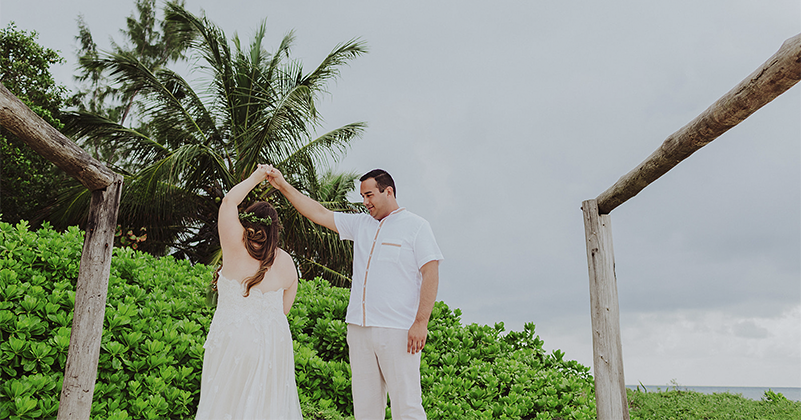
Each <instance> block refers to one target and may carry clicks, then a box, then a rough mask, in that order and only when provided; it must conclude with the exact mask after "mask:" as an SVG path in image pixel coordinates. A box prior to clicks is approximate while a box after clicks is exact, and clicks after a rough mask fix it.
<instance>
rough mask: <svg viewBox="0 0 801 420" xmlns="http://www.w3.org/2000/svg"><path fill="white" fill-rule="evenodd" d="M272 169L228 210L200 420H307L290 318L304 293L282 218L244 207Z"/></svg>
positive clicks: (265, 208)
mask: <svg viewBox="0 0 801 420" xmlns="http://www.w3.org/2000/svg"><path fill="white" fill-rule="evenodd" d="M270 169H271V166H268V165H258V168H257V169H256V170H255V171H254V172H253V173H252V174H251V175H250V177H248V178H247V179H245V180H244V181H242V182H240V183H239V184H237V185H236V186H234V187H233V188H231V190H230V191H229V192H228V194H227V195H226V196H225V198H223V200H222V203H221V205H220V210H219V216H218V231H219V235H220V245H221V247H222V265H221V267H220V268H219V269H218V270H217V272H215V274H214V282H215V283H216V287H217V290H218V292H219V297H218V301H217V309H216V311H215V313H214V318H213V320H212V322H211V327H210V328H209V335H208V338H207V339H206V344H205V345H204V346H203V347H204V348H205V354H204V356H203V377H202V382H201V387H200V404H199V405H198V409H197V416H196V418H197V419H215V420H216V419H231V420H236V419H271V420H272V419H301V418H302V415H301V410H300V402H299V401H298V392H297V386H296V384H295V365H294V356H293V353H292V337H291V335H290V332H289V324H288V323H287V319H286V314H287V313H289V309H290V308H291V307H292V303H293V302H294V300H295V294H296V293H297V290H298V272H297V269H296V268H295V263H294V262H293V261H292V258H291V257H290V256H289V254H287V253H286V252H285V251H284V250H282V249H280V248H278V239H279V233H280V229H281V225H280V222H279V221H278V213H277V212H276V211H275V209H274V208H273V207H272V206H271V205H270V204H269V203H266V202H263V201H261V202H257V203H255V204H253V205H251V206H250V207H248V209H247V210H246V211H245V212H244V213H239V211H238V209H237V206H238V205H239V204H240V203H241V202H242V201H243V200H244V199H245V197H246V196H247V195H248V193H249V192H250V190H252V189H253V188H254V187H255V186H257V185H259V184H260V183H261V182H262V181H264V180H265V179H266V175H267V173H268V172H269V170H270Z"/></svg>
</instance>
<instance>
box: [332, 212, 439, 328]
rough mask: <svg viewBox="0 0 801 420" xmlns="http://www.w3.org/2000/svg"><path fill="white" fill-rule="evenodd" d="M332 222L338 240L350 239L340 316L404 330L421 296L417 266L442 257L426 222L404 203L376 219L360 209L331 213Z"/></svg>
mask: <svg viewBox="0 0 801 420" xmlns="http://www.w3.org/2000/svg"><path fill="white" fill-rule="evenodd" d="M334 222H335V223H336V226H337V231H338V232H339V237H340V239H343V240H351V241H353V244H354V245H353V283H352V285H351V292H350V302H349V304H348V313H347V316H346V317H345V321H346V322H348V323H351V324H356V325H360V326H363V327H385V328H399V329H404V330H408V329H409V328H410V327H411V326H412V324H413V323H414V318H415V316H416V315H417V308H418V305H419V301H420V285H421V284H422V280H423V277H422V275H421V274H420V267H422V266H423V265H425V264H426V263H427V262H430V261H434V260H442V253H441V252H440V250H439V247H438V246H437V241H436V239H435V238H434V233H433V232H432V231H431V226H430V225H429V224H428V222H427V221H426V220H425V219H423V218H422V217H420V216H417V215H416V214H413V213H411V212H410V211H408V210H405V209H403V208H400V209H398V210H396V211H394V212H392V213H391V214H389V215H388V216H386V217H384V218H383V219H382V220H381V221H380V222H379V221H378V220H376V219H374V218H373V217H371V216H370V215H368V214H365V213H358V214H352V213H334Z"/></svg>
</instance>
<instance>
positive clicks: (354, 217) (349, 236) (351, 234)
mask: <svg viewBox="0 0 801 420" xmlns="http://www.w3.org/2000/svg"><path fill="white" fill-rule="evenodd" d="M358 222H359V215H358V214H355V213H341V212H334V224H336V226H337V232H339V239H341V240H343V241H344V240H348V241H353V240H355V239H356V231H357V227H358Z"/></svg>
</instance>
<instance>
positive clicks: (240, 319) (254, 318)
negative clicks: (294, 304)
mask: <svg viewBox="0 0 801 420" xmlns="http://www.w3.org/2000/svg"><path fill="white" fill-rule="evenodd" d="M217 290H218V293H219V296H218V297H217V309H216V310H215V312H214V318H213V319H212V328H210V333H209V337H208V339H207V341H206V345H205V347H206V348H208V347H209V346H215V345H219V344H220V341H221V340H224V339H225V335H227V334H230V333H232V332H233V330H234V329H242V328H247V329H251V328H252V329H253V330H254V331H253V332H255V333H256V334H254V340H255V339H256V338H257V337H266V336H267V334H266V332H267V329H269V328H271V327H274V325H273V324H275V323H280V324H283V325H286V324H287V321H286V316H285V315H284V289H278V290H273V291H270V292H266V293H264V292H262V291H261V290H258V289H256V288H251V289H250V295H249V296H247V297H246V296H244V295H243V294H244V292H245V286H244V285H243V284H241V283H239V282H238V281H236V280H231V279H228V278H226V277H223V276H222V275H221V276H220V277H219V280H218V281H217ZM214 327H216V328H214Z"/></svg>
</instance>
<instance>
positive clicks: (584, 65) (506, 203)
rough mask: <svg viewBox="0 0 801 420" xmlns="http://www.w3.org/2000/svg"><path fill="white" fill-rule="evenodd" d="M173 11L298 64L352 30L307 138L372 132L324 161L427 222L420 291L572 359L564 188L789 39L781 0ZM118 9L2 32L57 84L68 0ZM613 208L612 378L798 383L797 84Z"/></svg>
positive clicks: (583, 290) (20, 12)
mask: <svg viewBox="0 0 801 420" xmlns="http://www.w3.org/2000/svg"><path fill="white" fill-rule="evenodd" d="M34 4H35V5H36V6H34ZM42 4H44V6H42ZM186 4H187V9H188V10H189V11H191V12H193V13H196V14H197V13H200V11H201V9H203V10H205V12H206V14H207V16H208V17H209V18H210V19H211V20H212V21H213V22H215V23H216V24H218V25H219V26H220V27H221V28H222V29H223V30H224V31H225V32H226V34H228V35H229V36H230V35H233V34H234V33H235V32H236V33H238V34H239V35H240V37H242V38H244V39H250V38H251V36H252V34H253V32H254V30H255V29H256V28H257V27H258V25H259V24H260V22H261V20H262V19H267V26H268V37H267V44H268V45H269V47H268V49H269V50H270V51H272V50H273V49H274V48H275V47H276V46H277V45H278V43H279V42H280V39H281V38H282V37H283V35H284V34H285V33H286V32H288V31H289V30H292V29H295V30H296V36H297V42H296V47H295V49H294V50H293V56H294V57H295V58H297V59H299V60H301V61H302V62H303V63H304V68H306V69H309V70H311V69H312V68H313V67H315V66H317V65H318V64H319V62H320V61H321V60H322V58H323V57H324V56H325V55H326V54H327V53H328V52H330V51H331V50H332V49H333V48H334V47H335V45H337V44H338V43H340V42H344V41H347V40H350V39H352V38H355V37H359V38H361V39H362V40H364V41H366V42H367V44H368V47H369V49H370V52H369V54H367V55H365V56H363V57H360V58H358V59H356V60H354V61H353V62H352V63H351V65H350V66H349V67H346V68H344V69H343V71H342V74H341V78H340V79H339V80H338V81H337V82H336V83H334V84H332V85H331V86H330V92H331V95H330V96H327V97H326V98H325V99H324V100H323V103H322V105H321V109H322V112H323V115H324V117H325V118H326V122H325V126H324V127H323V130H321V133H322V132H324V131H328V130H329V129H332V128H335V127H338V126H341V125H344V124H347V123H350V122H355V121H365V122H367V123H368V124H369V128H368V129H367V131H366V133H365V135H364V137H363V138H362V139H359V140H357V141H355V142H354V143H353V147H352V149H351V150H350V151H349V153H348V155H347V157H346V158H345V159H343V160H342V161H341V162H339V163H338V164H337V166H336V168H337V169H338V170H341V171H355V172H358V173H364V172H367V171H368V170H370V169H373V168H378V167H380V168H384V169H386V170H388V171H389V172H390V173H391V174H392V175H393V177H394V178H395V181H396V183H397V187H398V188H397V189H398V191H397V192H398V200H399V202H400V204H401V205H402V206H405V207H407V208H408V209H409V210H411V211H413V212H415V213H417V214H419V215H421V216H423V217H425V218H426V219H428V220H429V221H430V223H431V225H432V227H433V229H434V233H435V235H436V236H437V240H438V242H439V245H440V248H441V249H442V252H443V254H444V255H445V258H446V259H445V261H444V262H443V264H442V265H441V269H440V289H439V295H438V299H439V300H442V301H444V302H445V303H447V304H448V305H449V306H450V307H451V308H460V309H461V310H462V312H463V315H462V320H463V322H464V323H473V322H476V323H480V324H490V325H492V324H494V323H495V322H500V321H503V322H504V323H505V325H506V328H507V330H510V329H513V330H520V329H521V328H522V326H523V324H524V323H526V322H533V323H534V324H536V326H537V328H536V329H537V333H538V334H539V335H540V337H541V338H542V339H543V340H544V341H545V346H546V348H547V349H548V350H553V349H562V350H563V351H565V352H566V353H567V357H568V358H570V359H573V360H578V361H580V362H581V363H583V364H585V365H587V366H591V365H592V337H591V332H590V325H591V324H590V312H589V280H588V274H587V262H586V250H585V245H584V228H583V222H582V214H581V210H580V206H581V202H582V201H583V200H586V199H591V198H595V197H596V196H598V195H599V194H600V193H601V192H603V191H604V190H606V189H607V188H608V187H609V186H611V185H612V184H613V183H614V182H615V181H616V180H617V179H618V178H619V177H620V176H622V175H623V174H625V173H627V172H628V171H630V170H631V169H633V168H634V167H635V166H636V165H637V164H639V163H640V162H641V161H643V160H644V159H645V158H646V157H647V156H648V155H650V154H651V152H653V151H654V150H655V149H656V148H657V147H659V145H660V144H661V143H662V142H663V141H664V140H665V138H667V136H669V135H670V134H671V133H673V132H675V131H677V130H678V129H680V128H681V127H683V126H684V125H685V124H686V123H688V122H689V121H691V120H692V119H693V118H695V117H696V116H697V115H698V114H699V113H701V112H702V111H703V110H704V109H706V108H707V107H708V106H709V105H711V104H712V103H714V102H715V101H716V100H717V99H718V98H720V97H721V96H722V95H724V94H725V93H726V92H728V91H729V90H730V89H731V88H733V87H734V86H735V85H737V84H738V83H739V82H740V81H741V80H743V79H744V78H745V77H747V76H748V75H749V74H750V73H751V72H752V71H754V70H755V69H757V68H758V67H759V66H761V65H762V63H764V62H765V61H766V60H767V59H768V58H769V57H770V56H771V55H773V54H774V53H775V52H776V51H777V50H778V49H779V47H780V46H781V44H782V43H783V42H784V41H785V40H786V39H787V38H790V37H792V36H794V35H796V34H798V33H799V32H801V3H799V2H798V1H797V0H772V1H769V2H766V1H764V0H749V1H745V0H716V1H703V0H691V1H690V0H674V1H670V2H664V1H661V2H657V1H634V0H632V1H607V2H589V1H586V2H577V1H559V2H556V1H550V2H549V1H523V0H518V1H505V0H496V1H463V0H462V1H432V0H425V1H418V0H406V1H403V2H381V1H375V0H363V1H358V0H347V1H337V2H334V1H316V2H315V1H308V0H291V1H290V0H280V1H241V0H227V1H217V0H187V1H186ZM133 8H134V4H133V0H104V1H89V0H48V1H35V2H23V1H18V0H0V24H2V26H3V27H5V26H6V25H7V23H8V22H9V21H15V22H16V23H17V26H18V27H19V28H20V29H25V30H36V31H37V32H39V43H40V44H42V45H44V46H46V47H49V48H52V49H58V50H60V51H61V52H62V54H63V55H64V56H65V58H66V59H67V61H68V63H67V64H66V65H63V66H59V67H57V68H54V69H53V73H54V74H55V75H56V77H57V79H58V81H59V82H61V83H63V84H66V85H67V86H73V82H72V79H71V76H72V74H73V72H74V67H75V62H76V59H75V48H76V45H77V44H76V42H75V39H74V37H75V35H77V25H76V18H77V16H78V14H83V15H84V17H85V20H86V22H87V24H88V25H89V27H90V28H91V29H92V32H93V35H94V37H95V40H96V41H97V42H98V44H99V45H100V47H101V49H106V48H108V46H109V42H108V39H109V37H112V36H113V37H114V39H116V40H117V41H120V40H122V38H121V36H120V34H119V32H118V31H119V29H120V28H122V27H123V26H124V25H125V18H126V17H127V16H128V15H130V14H131V12H132V10H133ZM611 216H612V230H613V235H614V246H615V258H616V267H617V278H618V288H619V294H620V319H621V328H622V341H623V358H624V365H625V375H626V383H627V384H638V383H643V384H647V385H651V384H652V385H660V386H664V385H667V384H669V383H670V382H671V381H672V380H675V382H677V383H679V384H681V385H686V386H763V387H782V386H793V387H799V386H801V87H799V86H795V87H793V88H792V89H790V90H789V91H787V92H786V93H784V94H783V95H782V96H780V97H779V98H777V99H775V100H774V101H773V102H771V103H769V104H767V105H766V106H765V107H763V108H762V109H761V110H759V111H758V112H756V113H755V114H754V115H752V116H751V117H749V118H748V119H747V120H746V121H744V122H743V123H741V124H740V125H738V126H736V127H735V128H733V129H731V130H730V131H729V132H727V133H725V134H724V135H723V136H721V137H720V138H718V139H717V140H715V141H714V142H712V143H711V144H709V145H708V146H706V147H704V148H703V149H701V150H700V151H698V152H696V153H695V154H694V155H693V156H691V157H690V158H689V159H687V160H686V161H684V162H682V163H681V164H679V165H678V166H677V167H676V168H674V169H673V170H672V171H670V172H669V173H668V174H666V175H665V176H663V177H662V178H660V179H659V180H657V181H656V182H655V183H654V184H652V185H650V186H649V187H647V188H646V189H645V190H644V191H643V192H641V193H640V194H639V195H638V196H636V197H635V198H633V199H632V200H630V201H629V202H627V203H625V204H623V205H622V206H621V207H619V208H617V209H615V210H614V211H613V212H612V213H611Z"/></svg>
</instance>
